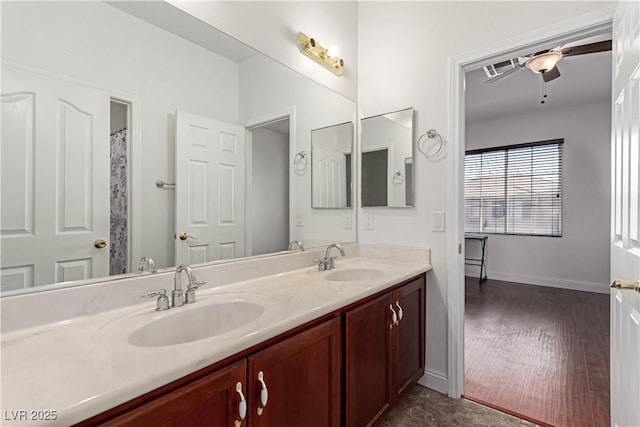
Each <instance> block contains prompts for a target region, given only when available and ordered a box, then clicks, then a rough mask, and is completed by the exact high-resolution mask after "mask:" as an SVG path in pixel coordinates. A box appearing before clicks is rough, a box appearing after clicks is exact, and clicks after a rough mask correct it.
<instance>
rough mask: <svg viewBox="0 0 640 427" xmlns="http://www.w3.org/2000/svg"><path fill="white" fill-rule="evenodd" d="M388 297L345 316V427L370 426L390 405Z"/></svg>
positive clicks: (367, 304) (389, 319)
mask: <svg viewBox="0 0 640 427" xmlns="http://www.w3.org/2000/svg"><path fill="white" fill-rule="evenodd" d="M390 302H391V294H385V295H383V296H381V297H380V298H377V299H375V300H373V301H370V302H368V303H366V304H364V305H362V306H360V307H358V308H355V309H353V310H351V311H349V312H347V313H346V315H345V327H346V343H345V354H346V365H345V369H346V425H347V427H362V426H368V425H371V424H372V423H373V422H374V421H375V420H376V419H377V418H378V417H379V416H380V415H381V414H382V413H383V412H384V410H385V409H386V408H387V407H388V406H389V404H390V401H391V400H390V397H391V396H390V390H391V388H390V385H391V382H390V372H389V370H390V366H391V365H390V356H391V326H392V322H391V310H390V308H389V304H390Z"/></svg>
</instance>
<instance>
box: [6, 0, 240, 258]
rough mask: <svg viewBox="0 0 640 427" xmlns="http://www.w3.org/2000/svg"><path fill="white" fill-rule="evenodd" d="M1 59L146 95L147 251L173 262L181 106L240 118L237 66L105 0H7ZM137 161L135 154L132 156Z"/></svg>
mask: <svg viewBox="0 0 640 427" xmlns="http://www.w3.org/2000/svg"><path fill="white" fill-rule="evenodd" d="M2 58H3V60H9V61H12V62H15V63H18V64H22V65H26V66H30V67H33V68H36V69H39V70H46V71H49V72H52V73H56V74H59V75H62V76H66V77H69V78H73V79H78V80H80V81H83V82H86V83H88V84H90V85H94V86H97V87H100V88H102V89H107V90H108V91H109V92H110V93H113V95H118V96H122V95H129V96H133V97H135V98H137V99H138V100H139V101H140V104H139V105H138V107H139V108H140V111H141V114H142V115H141V125H142V129H141V135H142V150H141V152H142V159H141V162H142V183H141V188H140V191H141V192H142V206H141V207H140V208H141V210H142V212H141V215H142V218H143V221H142V224H141V227H142V255H148V256H151V257H153V258H154V259H155V261H156V265H157V266H167V265H173V264H174V255H173V253H174V246H173V239H170V238H169V236H173V234H174V232H175V230H174V203H175V202H174V192H173V191H172V190H166V189H158V188H156V186H155V184H154V183H155V181H156V180H158V179H163V180H165V181H168V182H173V180H174V163H175V160H174V156H175V141H174V139H175V129H174V127H175V124H174V123H175V118H174V117H175V111H176V109H180V110H186V111H189V112H191V113H195V114H200V115H204V116H208V117H213V118H217V119H219V120H224V121H229V122H233V123H237V121H238V108H239V107H238V66H237V64H235V63H233V62H231V61H228V60H226V59H224V58H221V57H219V56H217V55H215V54H213V53H211V52H209V51H207V50H204V49H202V48H200V47H198V46H196V45H194V44H192V43H190V42H187V41H185V40H183V39H180V38H178V37H176V36H174V35H172V34H170V33H168V32H166V31H163V30H160V29H159V28H157V27H154V26H152V25H150V24H147V23H145V22H143V21H140V20H139V19H137V18H134V17H132V16H130V15H128V14H125V13H123V12H121V11H119V10H117V9H114V8H113V7H111V6H108V5H106V4H104V3H101V2H56V3H53V2H3V3H2ZM134 161H135V160H134Z"/></svg>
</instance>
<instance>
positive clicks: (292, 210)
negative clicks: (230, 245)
mask: <svg viewBox="0 0 640 427" xmlns="http://www.w3.org/2000/svg"><path fill="white" fill-rule="evenodd" d="M286 119H288V120H289V162H288V164H289V166H290V168H289V240H291V236H293V235H295V223H294V221H293V218H295V215H296V192H295V191H292V190H291V188H292V186H293V185H294V184H295V183H296V174H295V170H294V168H293V161H294V159H295V156H296V150H295V147H296V131H295V130H296V106H295V105H292V106H291V108H290V109H287V110H285V111H280V112H277V113H272V114H267V115H264V116H260V117H254V118H252V119H249V120H246V121H245V122H244V123H243V124H241V126H244V128H245V129H246V138H245V152H244V155H245V195H244V197H245V203H244V207H245V222H244V226H245V233H244V241H245V255H246V256H253V255H254V254H253V253H249V252H251V251H252V248H253V222H252V221H251V215H252V213H253V204H252V198H251V194H252V193H251V191H252V189H253V187H252V178H253V136H252V133H251V131H252V129H253V128H257V127H260V126H262V125H266V124H268V123H271V122H278V121H280V120H286Z"/></svg>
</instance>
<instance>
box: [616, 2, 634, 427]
mask: <svg viewBox="0 0 640 427" xmlns="http://www.w3.org/2000/svg"><path fill="white" fill-rule="evenodd" d="M613 61H614V63H613V93H612V101H613V122H612V128H613V129H612V131H613V135H612V169H613V176H612V180H613V182H612V203H613V206H612V221H611V222H612V243H611V279H612V280H614V279H625V280H632V281H636V280H640V204H639V192H640V147H639V145H640V2H639V1H638V0H635V1H621V2H619V3H618V7H617V10H616V15H615V18H614V21H613ZM625 295H632V294H630V293H623V292H619V291H617V290H614V291H613V292H612V295H611V304H612V305H611V314H612V334H611V417H612V418H611V421H612V422H611V424H612V425H615V426H620V427H622V426H640V405H639V404H638V402H639V400H638V399H639V398H640V354H639V353H638V351H640V315H638V313H637V311H636V312H635V313H634V312H632V311H631V308H630V307H631V305H630V304H628V301H624V297H625ZM634 314H635V315H634Z"/></svg>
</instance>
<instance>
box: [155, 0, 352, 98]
mask: <svg viewBox="0 0 640 427" xmlns="http://www.w3.org/2000/svg"><path fill="white" fill-rule="evenodd" d="M167 1H168V2H169V3H171V4H173V5H174V6H177V7H179V8H181V9H182V10H184V11H186V12H188V13H190V14H192V15H193V16H196V17H198V18H200V19H201V20H202V21H204V22H207V23H209V24H211V25H213V26H214V27H216V28H218V29H220V30H221V31H223V32H225V33H227V34H229V35H230V36H232V37H234V38H236V39H238V40H240V41H241V42H244V43H246V44H248V45H249V46H251V47H254V48H255V49H257V50H259V51H260V52H263V53H265V54H266V55H268V56H270V57H272V58H274V59H275V60H277V61H279V62H281V63H283V64H285V65H287V66H288V67H291V68H293V69H294V70H296V71H298V72H300V73H302V74H304V75H306V76H308V77H310V78H312V79H313V80H315V81H317V82H319V83H321V84H323V85H325V86H326V87H328V88H330V89H333V90H335V91H336V92H338V93H340V94H342V95H344V96H346V97H347V98H350V99H352V100H354V101H355V100H356V99H357V89H358V87H357V81H358V75H359V72H358V6H357V2H354V1H325V2H319V1H300V2H295V1H280V2H273V1H237V2H234V1H184V0H167ZM299 32H303V33H305V34H307V35H308V36H310V37H313V38H315V39H316V40H317V41H318V43H320V44H321V45H322V46H324V47H327V48H328V47H331V46H336V47H337V48H338V56H340V57H341V58H342V59H343V60H344V61H345V67H344V71H343V74H342V76H340V77H338V76H336V75H334V74H332V73H331V72H330V71H328V70H326V69H324V68H323V67H322V66H320V65H319V64H316V63H315V62H314V61H312V60H311V59H310V58H307V57H306V56H304V55H302V54H301V53H300V51H299V50H298V47H297V42H296V38H297V35H298V33H299Z"/></svg>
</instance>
